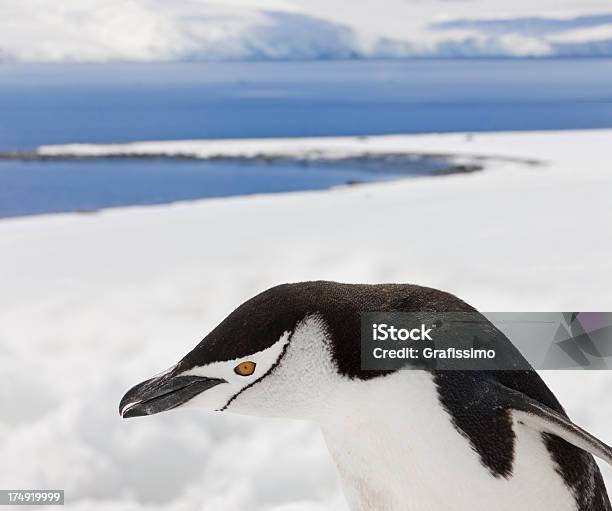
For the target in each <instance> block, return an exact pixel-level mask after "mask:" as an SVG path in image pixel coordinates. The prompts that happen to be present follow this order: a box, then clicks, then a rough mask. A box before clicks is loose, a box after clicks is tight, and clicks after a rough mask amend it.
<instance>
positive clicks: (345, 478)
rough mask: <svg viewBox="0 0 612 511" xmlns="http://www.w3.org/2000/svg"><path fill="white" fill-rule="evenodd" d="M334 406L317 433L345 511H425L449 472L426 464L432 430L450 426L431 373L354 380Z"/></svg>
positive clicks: (432, 462) (437, 463) (429, 457)
mask: <svg viewBox="0 0 612 511" xmlns="http://www.w3.org/2000/svg"><path fill="white" fill-rule="evenodd" d="M334 403H335V407H334V408H335V413H334V414H333V416H332V417H330V420H324V421H321V429H322V431H323V435H324V437H325V441H326V443H327V446H328V449H329V451H330V453H331V455H332V457H333V458H334V461H335V463H336V466H337V468H338V472H339V475H340V479H341V481H342V486H343V490H344V493H345V495H346V497H347V500H348V502H349V504H350V507H351V510H352V511H371V510H376V511H383V510H384V511H400V510H401V511H406V510H412V509H430V508H431V506H432V502H434V501H436V500H437V498H438V496H439V495H440V493H441V492H440V489H439V486H440V477H444V471H445V470H447V471H448V470H449V469H448V468H444V462H443V460H442V459H434V458H432V456H435V454H433V453H434V452H435V449H432V447H433V446H434V442H435V438H436V434H438V433H439V431H437V430H436V428H438V429H439V428H440V427H443V428H445V429H448V430H450V429H451V428H452V426H451V425H450V422H449V420H448V416H447V415H446V412H445V411H444V410H443V409H442V407H441V406H440V404H439V400H438V395H437V389H436V387H435V384H434V383H433V379H432V377H431V375H430V374H429V373H425V372H423V371H400V372H399V373H394V374H392V375H389V376H386V377H383V378H377V379H373V380H368V381H366V382H359V381H354V380H353V381H351V382H347V383H346V386H345V388H344V389H342V388H341V389H340V391H339V393H338V395H337V396H336V399H334ZM434 474H435V476H434ZM448 476H449V477H451V476H454V477H455V478H456V477H457V476H456V474H452V473H450V472H449V473H448ZM438 504H442V503H439V502H438ZM448 504H449V505H450V506H451V507H449V508H448V509H450V508H452V503H448Z"/></svg>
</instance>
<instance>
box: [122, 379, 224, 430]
mask: <svg viewBox="0 0 612 511" xmlns="http://www.w3.org/2000/svg"><path fill="white" fill-rule="evenodd" d="M220 383H226V381H225V380H221V379H218V378H205V377H203V376H174V375H173V374H172V372H170V373H167V374H163V375H161V376H157V377H155V378H151V379H150V380H146V381H143V382H142V383H139V384H138V385H135V386H134V387H132V388H131V389H130V390H128V391H127V392H126V394H125V396H123V399H121V403H120V404H119V415H121V416H122V417H123V418H124V419H129V418H131V417H142V416H143V415H153V414H156V413H159V412H165V411H166V410H172V409H173V408H176V407H177V406H179V405H182V404H183V403H186V402H187V401H189V400H190V399H193V398H194V397H195V396H197V395H198V394H199V393H200V392H204V391H205V390H208V389H210V388H212V387H214V386H215V385H219V384H220Z"/></svg>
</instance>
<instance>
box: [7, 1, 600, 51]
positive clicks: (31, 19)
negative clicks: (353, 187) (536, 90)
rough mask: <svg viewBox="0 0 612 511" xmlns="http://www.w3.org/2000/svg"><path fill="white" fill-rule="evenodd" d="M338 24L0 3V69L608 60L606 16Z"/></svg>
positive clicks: (186, 9)
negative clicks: (12, 64) (124, 63)
mask: <svg viewBox="0 0 612 511" xmlns="http://www.w3.org/2000/svg"><path fill="white" fill-rule="evenodd" d="M260 3H261V2H260ZM346 5H347V8H350V5H351V4H350V2H348V1H347V4H346ZM415 5H417V4H415ZM294 7H295V6H294ZM415 9H417V7H415ZM340 18H341V17H340ZM338 19H339V17H338V16H336V17H335V18H334V19H331V18H330V19H327V18H325V17H317V16H314V15H310V14H305V13H303V12H299V11H298V10H296V9H295V8H293V7H292V8H286V9H285V10H282V9H279V8H278V6H277V7H276V8H274V9H271V8H266V9H263V8H255V7H253V6H249V7H245V6H239V5H233V4H227V5H226V4H219V3H206V2H199V1H192V0H173V1H172V2H168V1H162V0H130V1H127V2H126V1H125V0H104V1H101V0H61V1H60V2H49V1H48V0H28V1H27V2H24V1H23V0H2V2H0V61H42V62H65V61H68V62H80V61H84V62H91V61H93V62H106V61H121V60H128V61H160V60H161V61H164V60H170V61H172V60H304V59H308V60H312V59H315V60H321V59H352V58H355V59H366V58H406V57H447V58H454V57H457V58H469V57H549V56H575V57H591V56H612V14H594V15H583V16H576V17H573V18H572V17H568V18H552V17H515V18H503V19H502V18H500V19H479V18H469V19H458V18H455V19H447V20H445V21H442V22H440V21H437V22H431V21H427V19H424V20H423V22H422V23H421V25H415V24H414V20H412V24H409V25H406V27H407V28H406V30H405V33H404V32H401V33H400V34H399V35H398V31H397V30H395V32H394V34H395V36H394V37H387V36H385V33H384V27H381V26H378V25H376V17H375V14H373V21H372V24H371V27H366V29H364V28H363V25H361V26H355V25H350V24H348V23H343V22H339V21H338ZM419 19H420V18H419ZM367 28H372V30H367ZM374 29H376V30H374Z"/></svg>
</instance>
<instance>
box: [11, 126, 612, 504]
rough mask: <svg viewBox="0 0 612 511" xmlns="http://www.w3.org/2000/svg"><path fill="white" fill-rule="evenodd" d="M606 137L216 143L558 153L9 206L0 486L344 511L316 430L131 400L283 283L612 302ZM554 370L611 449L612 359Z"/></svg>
mask: <svg viewBox="0 0 612 511" xmlns="http://www.w3.org/2000/svg"><path fill="white" fill-rule="evenodd" d="M611 141H612V131H584V132H569V131H568V132H558V133H501V134H482V135H475V136H473V137H467V136H464V135H457V134H453V135H423V136H397V137H380V138H378V137H371V138H369V139H367V140H365V141H364V140H361V141H360V140H359V139H349V138H344V139H322V140H312V139H310V140H306V141H300V140H293V141H290V140H280V141H266V142H265V143H263V142H261V141H236V142H214V144H218V146H215V147H216V149H215V151H217V152H218V151H220V150H221V149H219V147H221V148H222V149H223V150H225V151H226V152H227V151H229V149H228V147H230V146H231V147H232V149H231V150H232V151H234V152H235V153H248V152H252V151H258V149H257V148H258V147H259V151H260V152H266V151H268V152H269V151H277V152H278V151H281V150H282V151H292V152H300V151H301V152H304V151H308V150H312V149H313V148H314V147H319V148H320V149H322V150H323V149H325V150H332V149H333V150H335V151H340V150H341V151H344V152H347V151H348V152H350V151H359V150H361V149H362V148H363V144H367V147H368V149H369V150H371V151H382V152H384V151H387V150H391V149H393V150H397V148H400V147H401V148H403V149H404V150H406V151H411V150H420V151H427V152H441V153H458V154H472V155H495V156H498V157H499V156H508V157H513V158H516V157H526V158H534V159H538V160H541V161H545V162H547V164H546V165H539V166H534V167H526V166H524V165H522V164H520V163H518V162H517V163H514V162H513V161H512V160H495V161H494V162H493V163H491V164H490V165H491V167H490V168H489V169H488V170H487V171H485V172H480V173H473V174H468V175H454V176H449V177H442V178H420V179H412V180H405V181H396V182H391V183H378V184H372V185H363V186H358V187H347V188H343V189H337V190H331V191H327V192H311V193H295V194H286V195H283V194H280V195H270V196H253V197H242V198H229V199H219V200H207V201H199V202H194V203H182V204H175V205H169V206H161V207H135V208H127V209H117V210H108V211H104V212H102V213H98V214H65V215H54V216H44V217H32V218H22V219H11V220H3V221H2V222H0V281H1V282H2V287H1V289H2V292H0V374H2V377H3V378H2V380H3V385H1V386H0V406H1V407H2V412H1V414H0V487H3V488H11V487H52V488H64V489H65V490H66V495H67V500H68V503H69V505H68V506H67V509H70V510H73V509H79V510H87V511H89V510H100V511H101V510H104V511H107V510H110V511H118V510H126V511H127V510H129V511H142V510H160V511H161V510H162V509H163V510H164V511H168V510H170V511H186V510H206V511H225V510H227V511H234V510H235V509H237V508H238V507H243V503H244V502H248V507H249V509H252V510H253V511H264V510H265V511H306V510H308V511H331V510H335V511H338V510H344V509H345V506H344V503H343V500H342V497H341V495H340V493H339V489H338V484H337V479H336V475H335V471H334V468H333V466H332V464H331V462H330V460H329V458H328V456H327V453H326V450H325V447H324V444H323V441H322V439H321V437H320V435H319V433H318V432H317V430H316V429H315V428H313V427H311V426H310V425H308V424H301V423H290V422H284V421H266V420H258V419H247V418H242V417H237V416H231V415H224V414H202V413H198V412H197V411H190V410H185V411H176V412H175V413H168V414H162V415H160V416H157V417H156V418H155V420H150V419H148V420H147V419H143V420H140V419H136V420H130V421H122V420H121V419H120V418H119V417H118V414H117V404H118V401H119V399H120V397H121V396H122V394H123V392H124V391H125V390H126V389H127V388H128V387H129V386H130V385H131V384H133V383H134V382H137V381H140V380H141V379H143V378H145V377H148V376H150V374H153V373H155V372H157V371H160V370H162V369H164V368H165V367H166V366H168V365H169V364H170V363H172V362H174V361H176V360H178V358H179V357H180V356H182V355H183V354H184V353H186V352H187V351H188V350H189V349H191V348H192V347H193V346H194V345H195V343H196V342H197V341H198V340H199V339H201V338H202V336H203V335H204V334H205V333H206V332H207V331H208V329H210V328H211V327H212V326H214V325H215V324H216V323H217V322H218V321H220V320H221V319H222V318H223V317H224V316H225V315H226V314H227V313H228V312H229V311H231V310H232V309H233V308H234V307H235V306H236V305H237V304H239V303H240V302H241V301H243V300H245V299H246V298H248V297H250V296H252V295H253V294H255V293H257V292H258V291H260V290H262V289H265V288H267V287H269V286H271V285H273V284H277V283H279V282H285V281H299V280H305V279H318V278H323V279H333V280H339V281H348V282H388V281H398V282H414V283H419V284H424V285H431V286H435V287H439V288H442V289H446V290H448V291H451V292H453V293H456V294H458V295H459V296H461V297H462V298H464V299H466V300H467V301H468V302H470V303H472V304H473V305H475V306H477V307H479V308H480V309H481V310H484V311H486V310H489V311H500V310H544V311H545V310H610V307H611V305H612V286H611V285H610V283H611V282H612V262H611V261H612V259H611V258H610V251H611V249H612V245H611V243H612V241H611V239H610V236H609V234H608V233H609V232H612V217H611V216H610V214H609V195H610V190H611V189H612V173H611V172H610V163H609V162H610V161H611V159H612V144H611V143H610V142H611ZM168 144H170V143H168ZM168 144H166V147H168ZM172 144H176V143H174V142H173V143H172ZM190 144H192V146H194V147H196V146H197V147H199V150H202V151H205V150H206V149H205V148H206V147H208V148H209V149H210V147H211V146H210V144H212V143H207V142H190ZM207 144H208V145H207ZM266 144H267V145H266ZM330 148H331V149H330ZM544 377H545V379H546V380H547V381H549V382H550V384H551V386H552V388H553V389H554V390H555V391H556V392H557V394H558V396H559V397H560V399H561V401H562V402H563V403H564V405H565V406H566V408H567V410H568V412H569V414H570V415H571V416H572V417H573V418H574V419H575V420H576V421H577V422H578V423H579V424H582V425H584V426H585V427H587V428H589V429H590V430H591V431H592V432H593V433H595V434H597V435H598V436H600V437H601V438H602V439H604V440H606V441H607V442H608V443H612V436H611V435H610V431H611V430H610V424H611V423H612V400H611V399H610V397H609V396H610V393H611V391H612V373H611V372H593V373H583V372H551V373H548V374H546V375H544ZM605 474H606V476H607V481H608V485H612V471H611V470H610V469H609V468H606V469H605Z"/></svg>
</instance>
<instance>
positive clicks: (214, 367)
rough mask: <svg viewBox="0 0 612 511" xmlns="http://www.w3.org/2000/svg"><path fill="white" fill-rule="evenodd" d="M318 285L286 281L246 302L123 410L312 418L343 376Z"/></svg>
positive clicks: (135, 392)
mask: <svg viewBox="0 0 612 511" xmlns="http://www.w3.org/2000/svg"><path fill="white" fill-rule="evenodd" d="M304 286H306V288H305V287H304ZM305 291H306V292H305ZM320 292H322V290H319V288H318V286H315V287H312V286H308V285H307V284H287V285H282V286H277V287H275V288H272V289H269V290H267V291H265V292H263V293H261V294H260V295H257V296H256V297H254V298H252V299H251V300H249V301H247V302H246V303H244V304H243V305H241V306H240V307H238V308H237V309H236V310H235V311H234V312H232V313H231V314H230V315H229V316H228V317H227V318H226V319H225V320H223V321H222V322H221V323H220V324H219V325H218V326H217V327H216V328H215V329H214V330H212V331H211V332H210V333H209V334H208V335H207V336H206V337H205V338H204V339H203V340H202V341H201V342H200V343H199V344H198V345H197V346H196V347H195V348H194V349H193V350H192V351H191V352H189V353H188V354H187V355H186V356H185V357H184V358H183V359H182V360H180V361H179V362H178V363H177V364H176V365H174V366H173V367H171V368H170V369H169V370H167V371H166V372H164V373H162V374H161V375H158V376H156V377H154V378H151V379H149V380H146V381H144V382H142V383H140V384H138V385H136V386H134V387H133V388H132V389H130V390H129V391H128V392H127V393H126V394H125V396H124V397H123V399H122V400H121V404H120V410H119V411H120V414H121V415H122V416H123V417H124V418H129V417H137V416H143V415H152V414H156V413H159V412H162V411H167V410H170V409H173V408H177V407H179V406H180V407H183V406H189V407H199V408H202V409H205V410H211V411H226V410H227V411H230V412H237V413H243V414H249V415H259V416H272V417H292V418H313V413H315V411H316V410H320V409H321V405H322V397H324V396H325V395H327V394H329V391H330V388H331V387H333V385H334V382H335V381H338V380H339V379H341V378H342V376H341V374H339V373H338V368H337V365H336V363H335V362H334V356H333V351H334V350H333V346H334V344H335V343H334V341H333V339H332V337H333V336H332V334H331V331H330V328H329V325H328V323H327V321H326V320H325V312H324V311H323V310H322V309H324V308H325V307H322V306H321V302H320V300H319V298H320V297H321V296H322V295H321V296H318V295H319V293H320ZM327 308H329V306H328V307H327ZM327 313H329V311H327ZM355 342H356V343H358V342H359V340H358V339H355ZM357 346H358V344H357Z"/></svg>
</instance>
